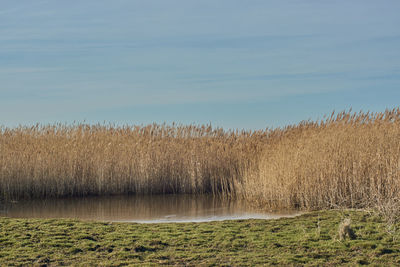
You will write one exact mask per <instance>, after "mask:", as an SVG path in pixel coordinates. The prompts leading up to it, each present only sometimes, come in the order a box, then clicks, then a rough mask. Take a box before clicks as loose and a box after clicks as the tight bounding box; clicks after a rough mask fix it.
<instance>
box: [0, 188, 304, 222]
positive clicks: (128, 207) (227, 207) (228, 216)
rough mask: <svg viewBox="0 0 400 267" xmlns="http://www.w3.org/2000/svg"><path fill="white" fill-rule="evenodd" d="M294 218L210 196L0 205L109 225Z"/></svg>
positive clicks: (8, 210)
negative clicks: (103, 222)
mask: <svg viewBox="0 0 400 267" xmlns="http://www.w3.org/2000/svg"><path fill="white" fill-rule="evenodd" d="M296 215H298V213H296V212H279V213H266V212H263V211H261V210H257V209H254V208H252V207H250V206H249V205H247V204H246V203H245V202H244V201H239V200H227V199H223V198H219V197H213V196H210V195H144V196H143V195H138V196H135V195H133V196H106V197H84V198H66V199H47V200H30V201H19V202H7V203H0V216H6V217H12V218H75V219H81V220H96V221H110V222H140V223H160V222H207V221H221V220H238V219H250V218H255V219H275V218H280V217H292V216H296Z"/></svg>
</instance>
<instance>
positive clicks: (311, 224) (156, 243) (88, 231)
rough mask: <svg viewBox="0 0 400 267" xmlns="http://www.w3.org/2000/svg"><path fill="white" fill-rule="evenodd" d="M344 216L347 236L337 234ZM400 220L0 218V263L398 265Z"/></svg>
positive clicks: (317, 215) (353, 215) (338, 215)
mask: <svg viewBox="0 0 400 267" xmlns="http://www.w3.org/2000/svg"><path fill="white" fill-rule="evenodd" d="M349 218H350V219H351V224H350V227H351V229H352V230H353V231H354V234H355V236H354V237H353V238H354V239H350V238H349V237H345V238H344V239H341V236H340V234H339V232H340V231H339V230H338V229H339V228H340V224H341V222H343V221H345V220H346V219H349ZM395 227H397V228H398V227H400V224H394V225H391V227H390V228H389V227H388V224H387V223H386V222H384V221H382V219H381V218H380V217H378V216H376V215H374V213H367V212H361V211H335V210H331V211H319V212H312V213H308V214H304V215H301V216H299V217H296V218H285V219H278V220H244V221H223V222H209V223H183V224H179V223H170V224H130V223H102V222H83V221H76V220H61V219H60V220H58V219H51V220H44V219H40V220H39V219H9V218H0V247H1V250H0V265H7V266H10V265H38V266H39V265H82V266H89V265H102V266H123V265H128V264H137V265H143V264H149V265H151V264H168V265H183V264H187V265H201V264H203V265H216V266H221V265H237V266H244V265H249V266H254V265H257V264H267V265H268V264H270V265H273V264H279V265H286V266H287V265H289V266H290V265H295V266H298V265H315V266H316V265H324V266H327V265H352V266H353V265H363V264H374V265H388V266H393V265H399V264H400V239H399V238H400V235H399V232H398V231H394V229H395Z"/></svg>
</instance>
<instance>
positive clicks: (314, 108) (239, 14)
mask: <svg viewBox="0 0 400 267" xmlns="http://www.w3.org/2000/svg"><path fill="white" fill-rule="evenodd" d="M399 10H400V1H395V0H393V1H386V0H382V1H375V0H374V1H368V0H360V1H344V0H343V1H339V0H332V1H320V0H313V1H311V0H302V1H301V0H296V1H294V0H293V1H265V0H259V1H241V0H240V1H237V0H219V1H215V0H213V1H211V0H202V1H194V0H181V1H176V0H168V1H165V0H158V1H133V0H113V1H109V0H107V1H105V0H85V1H76V0H69V1H53V0H35V1H31V0H29V1H27V0H19V1H13V0H9V1H8V0H0V81H1V83H0V124H2V125H6V126H11V127H13V126H16V125H19V124H33V123H36V122H40V123H53V122H67V123H71V122H73V121H78V122H82V121H86V122H89V123H96V122H103V121H105V122H107V123H108V122H112V123H117V124H147V123H152V122H158V123H162V122H167V123H171V122H173V121H175V122H177V123H183V124H187V123H196V124H197V123H211V124H212V125H215V126H222V127H225V128H247V129H262V128H266V127H278V126H284V125H287V124H291V123H297V122H299V121H301V120H305V119H309V118H311V119H318V118H322V116H323V115H325V114H330V113H331V112H332V111H333V110H337V111H341V110H344V109H349V108H350V107H352V108H353V110H356V111H358V110H365V111H366V110H370V111H383V110H385V109H386V108H393V107H396V106H399V104H400V101H399V100H400V16H399V15H398V13H399Z"/></svg>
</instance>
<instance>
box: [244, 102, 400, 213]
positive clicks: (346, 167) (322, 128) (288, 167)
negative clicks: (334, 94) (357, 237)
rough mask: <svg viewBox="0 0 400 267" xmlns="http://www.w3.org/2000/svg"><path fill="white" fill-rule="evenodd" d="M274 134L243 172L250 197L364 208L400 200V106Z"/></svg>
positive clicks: (263, 202)
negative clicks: (257, 156) (382, 111)
mask: <svg viewBox="0 0 400 267" xmlns="http://www.w3.org/2000/svg"><path fill="white" fill-rule="evenodd" d="M272 139H273V140H270V142H269V143H268V144H267V145H266V146H265V148H264V151H263V152H262V155H261V156H260V160H259V161H257V162H254V164H253V165H252V167H251V168H249V169H248V170H247V173H246V174H245V176H244V177H245V179H244V180H245V181H244V183H245V185H246V186H245V189H244V191H243V194H244V195H245V198H246V199H249V200H251V201H253V202H254V203H257V204H258V205H260V206H263V207H268V208H302V209H317V208H335V207H353V208H364V207H376V206H377V205H378V206H379V205H386V204H387V203H389V202H390V203H391V202H393V200H395V199H400V110H399V109H394V110H387V111H386V112H384V113H375V114H371V113H359V114H351V113H346V112H342V113H340V114H337V115H335V114H332V116H331V117H330V118H328V119H326V120H324V121H321V122H310V121H307V122H302V123H300V124H298V125H296V126H290V127H287V128H285V129H282V130H277V131H276V132H275V133H274V134H273V137H272ZM399 208H400V207H399Z"/></svg>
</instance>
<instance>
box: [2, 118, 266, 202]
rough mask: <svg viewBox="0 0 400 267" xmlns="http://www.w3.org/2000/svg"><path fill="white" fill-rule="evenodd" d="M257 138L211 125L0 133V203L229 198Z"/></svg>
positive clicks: (36, 129)
mask: <svg viewBox="0 0 400 267" xmlns="http://www.w3.org/2000/svg"><path fill="white" fill-rule="evenodd" d="M263 139H265V133H264V132H254V131H228V132H226V131H223V130H222V129H219V128H217V129H213V128H212V127H211V126H193V125H190V126H179V125H178V126H177V125H173V126H168V125H156V124H153V125H148V126H143V127H138V126H134V127H127V126H126V127H114V126H104V125H94V126H90V125H84V124H80V125H72V126H67V125H62V124H58V125H49V126H41V125H36V126H34V127H19V128H14V129H8V128H4V127H3V128H2V130H1V135H0V197H1V198H8V199H19V198H42V197H59V196H85V195H106V194H129V193H140V194H156V193H157V194H158V193H213V194H219V193H221V194H225V195H231V194H234V193H235V189H236V187H237V185H236V183H238V182H240V180H241V177H242V172H243V169H242V167H243V166H247V165H248V163H247V162H246V161H247V160H248V156H247V155H250V154H257V153H259V151H258V150H259V149H260V146H258V145H257V144H259V143H262V140H263Z"/></svg>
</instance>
